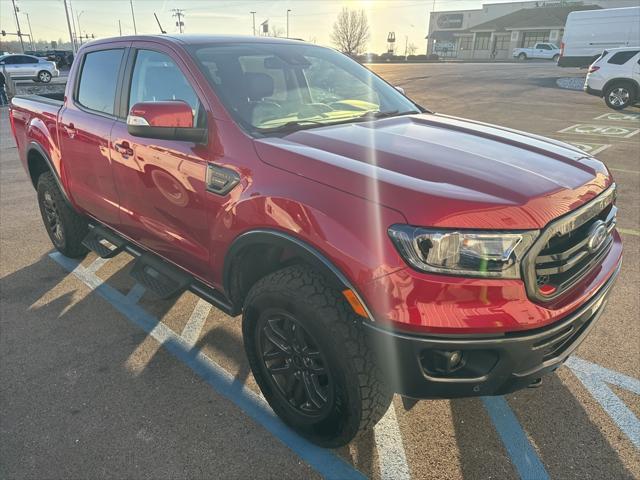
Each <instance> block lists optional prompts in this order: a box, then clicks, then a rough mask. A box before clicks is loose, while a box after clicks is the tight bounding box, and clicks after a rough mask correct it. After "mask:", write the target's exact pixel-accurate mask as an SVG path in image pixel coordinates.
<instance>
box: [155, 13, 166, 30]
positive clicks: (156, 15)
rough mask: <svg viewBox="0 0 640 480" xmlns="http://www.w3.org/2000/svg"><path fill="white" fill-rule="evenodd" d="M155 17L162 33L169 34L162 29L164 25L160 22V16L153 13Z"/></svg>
mask: <svg viewBox="0 0 640 480" xmlns="http://www.w3.org/2000/svg"><path fill="white" fill-rule="evenodd" d="M153 16H154V17H156V22H158V28H160V33H167V32H165V31H164V29H163V28H162V25H160V20H158V15H156V12H153Z"/></svg>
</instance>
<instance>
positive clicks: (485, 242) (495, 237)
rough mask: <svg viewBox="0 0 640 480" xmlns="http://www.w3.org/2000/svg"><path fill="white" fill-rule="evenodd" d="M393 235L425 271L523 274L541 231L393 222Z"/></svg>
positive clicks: (405, 254)
mask: <svg viewBox="0 0 640 480" xmlns="http://www.w3.org/2000/svg"><path fill="white" fill-rule="evenodd" d="M389 236H390V237H391V240H393V243H394V244H395V246H396V248H397V249H398V251H399V252H400V255H402V257H403V258H404V259H405V260H406V261H407V262H408V263H409V264H410V265H411V266H412V267H414V268H416V269H418V270H422V271H424V272H431V273H447V274H450V275H460V276H470V277H494V278H520V261H521V260H522V257H523V256H524V254H525V253H526V252H527V250H528V249H529V247H530V246H531V244H532V243H533V242H534V240H535V239H536V237H537V236H538V231H537V230H534V231H526V232H517V233H513V232H493V233H488V232H482V231H476V232H473V231H465V230H462V231H455V230H431V229H427V228H419V227H412V226H410V225H393V226H391V227H390V228H389Z"/></svg>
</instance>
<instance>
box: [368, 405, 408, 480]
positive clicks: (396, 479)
mask: <svg viewBox="0 0 640 480" xmlns="http://www.w3.org/2000/svg"><path fill="white" fill-rule="evenodd" d="M373 433H374V436H375V439H376V449H377V451H378V467H379V468H380V478H381V479H382V480H409V479H410V478H411V474H410V473H409V465H408V464H407V456H406V455H405V452H404V445H403V443H402V435H401V433H400V427H399V426H398V419H397V417H396V407H395V406H394V404H393V402H391V405H390V406H389V409H388V410H387V413H385V414H384V416H383V417H382V419H380V421H379V422H378V424H377V425H376V426H375V427H373Z"/></svg>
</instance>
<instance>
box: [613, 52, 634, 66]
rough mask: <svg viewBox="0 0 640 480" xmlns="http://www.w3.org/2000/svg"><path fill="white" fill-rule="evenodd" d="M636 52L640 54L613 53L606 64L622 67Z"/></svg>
mask: <svg viewBox="0 0 640 480" xmlns="http://www.w3.org/2000/svg"><path fill="white" fill-rule="evenodd" d="M638 52H640V50H629V51H626V52H617V53H614V54H613V55H612V56H611V58H610V59H609V61H608V62H607V63H613V64H614V65H624V64H625V63H627V62H628V61H629V60H630V59H631V58H633V57H634V56H635V55H636V54H637V53H638Z"/></svg>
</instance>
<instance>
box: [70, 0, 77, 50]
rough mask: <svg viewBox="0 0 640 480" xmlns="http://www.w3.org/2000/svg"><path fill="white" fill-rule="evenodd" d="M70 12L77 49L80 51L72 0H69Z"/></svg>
mask: <svg viewBox="0 0 640 480" xmlns="http://www.w3.org/2000/svg"><path fill="white" fill-rule="evenodd" d="M69 13H71V26H72V27H73V34H74V36H75V38H76V39H75V47H76V48H75V50H76V51H78V42H79V40H78V31H77V30H76V18H75V15H74V14H73V4H72V3H71V0H69Z"/></svg>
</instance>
